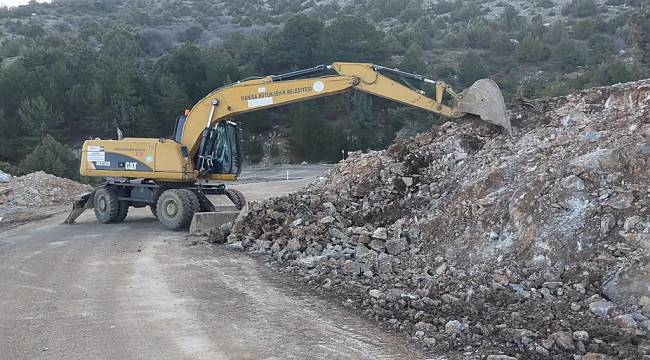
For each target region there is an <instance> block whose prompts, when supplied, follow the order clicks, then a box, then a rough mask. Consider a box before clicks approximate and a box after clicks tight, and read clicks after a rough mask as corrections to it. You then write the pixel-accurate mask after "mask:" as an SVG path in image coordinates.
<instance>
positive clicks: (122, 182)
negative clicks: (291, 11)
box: [65, 62, 511, 230]
mask: <svg viewBox="0 0 650 360" xmlns="http://www.w3.org/2000/svg"><path fill="white" fill-rule="evenodd" d="M319 73H320V74H319ZM315 74H319V76H315ZM416 81H417V82H419V83H420V84H430V85H431V86H432V87H434V88H435V94H434V96H431V97H429V96H427V94H426V93H425V92H424V91H422V90H420V89H419V88H418V87H416V86H414V85H413V83H414V82H416ZM351 90H357V91H361V92H364V93H368V94H372V95H376V96H379V97H382V98H385V99H389V100H393V101H396V102H398V103H402V104H405V105H408V106H413V107H416V108H420V109H424V110H426V111H430V112H433V113H436V114H440V115H443V116H446V117H449V118H460V117H463V116H466V115H474V116H478V117H480V118H481V119H482V120H483V121H485V122H487V123H490V124H494V125H496V126H499V127H501V128H502V129H503V130H504V131H505V132H506V133H508V134H510V133H511V126H510V121H509V119H508V117H507V115H506V107H505V103H504V99H503V95H502V94H501V90H500V89H499V87H498V86H497V84H496V83H495V82H494V81H492V80H489V79H482V80H479V81H477V82H476V83H474V85H472V86H471V87H469V88H468V89H466V90H465V91H463V92H461V93H456V92H454V91H453V90H452V89H451V88H450V87H449V86H448V85H447V84H445V83H444V82H441V81H434V80H431V79H427V78H425V77H424V76H421V75H416V74H411V73H407V72H403V71H400V70H397V69H391V68H387V67H382V66H377V65H373V64H366V63H343V62H337V63H333V64H331V65H320V66H317V67H314V68H309V69H304V70H299V71H294V72H290V73H286V74H282V75H272V76H267V77H261V78H252V79H247V80H243V81H239V82H237V83H234V84H231V85H227V86H224V87H221V88H218V89H216V90H214V91H213V92H211V93H210V94H208V95H207V96H206V97H204V98H203V99H201V100H200V101H199V102H198V103H196V104H195V105H194V107H193V108H192V109H191V110H188V111H186V112H185V115H184V116H180V117H179V118H178V120H177V124H176V128H175V132H174V137H173V139H165V138H161V139H147V138H121V136H118V138H119V139H118V140H101V139H95V140H87V141H86V142H85V143H84V145H83V151H82V156H81V169H80V174H81V175H82V176H87V177H102V178H106V179H107V181H106V182H105V184H103V185H102V186H100V187H98V188H96V189H95V190H94V191H93V192H91V193H87V194H84V195H82V196H80V197H79V198H77V200H76V201H75V204H74V205H73V210H72V212H71V213H70V215H69V216H68V218H67V219H66V221H65V222H66V223H70V224H71V223H74V221H75V220H76V219H77V218H78V217H79V215H81V213H82V212H83V211H84V210H86V209H91V208H94V210H95V215H96V217H97V220H98V221H99V222H101V223H119V222H121V221H123V220H124V219H125V218H126V216H127V212H128V209H129V207H145V206H149V207H151V210H152V212H153V214H154V216H156V217H157V218H158V220H159V221H160V222H161V223H162V225H163V226H164V227H166V228H168V229H172V230H177V229H183V228H187V227H188V226H189V225H190V222H191V221H192V218H193V217H194V215H195V214H196V213H218V210H219V204H218V201H215V196H217V195H220V196H223V195H225V196H227V198H228V199H230V201H231V202H232V204H234V206H235V207H236V208H237V209H241V208H242V207H243V206H244V205H245V199H244V197H243V195H242V194H241V193H240V192H238V191H237V190H234V189H227V188H226V186H225V183H226V182H231V181H235V180H237V176H238V175H239V173H240V171H241V165H242V154H241V149H240V137H239V136H240V135H239V134H240V130H239V126H238V124H237V123H235V122H233V121H232V118H233V117H234V116H236V115H238V114H243V113H248V112H253V111H258V110H262V109H267V108H272V107H276V106H281V105H286V104H291V103H295V102H300V101H306V100H310V99H316V98H321V97H325V96H331V95H336V94H341V93H344V92H347V91H351Z"/></svg>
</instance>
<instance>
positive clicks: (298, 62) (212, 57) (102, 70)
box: [0, 0, 650, 176]
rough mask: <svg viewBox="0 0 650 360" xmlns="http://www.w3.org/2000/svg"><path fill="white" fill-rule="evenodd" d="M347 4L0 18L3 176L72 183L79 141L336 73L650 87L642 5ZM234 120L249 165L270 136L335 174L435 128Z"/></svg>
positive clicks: (404, 114) (227, 4)
mask: <svg viewBox="0 0 650 360" xmlns="http://www.w3.org/2000/svg"><path fill="white" fill-rule="evenodd" d="M265 4H266V5H265ZM343 4H344V5H340V4H339V2H337V1H320V2H314V1H308V2H296V1H289V0H268V1H265V2H250V1H244V0H234V1H210V0H199V1H191V2H186V1H178V0H136V1H126V0H58V1H57V0H55V1H54V2H53V3H51V4H35V3H32V4H30V5H27V6H22V7H17V8H12V9H6V8H0V60H2V68H1V69H0V132H2V134H3V136H2V137H0V164H2V165H1V166H3V167H4V168H9V166H12V169H16V167H15V166H22V167H23V169H21V171H28V170H30V171H31V170H34V169H43V170H46V169H47V170H46V171H50V172H53V173H55V174H62V175H65V176H75V175H74V174H76V165H75V166H72V165H70V164H71V163H70V161H71V160H70V156H68V155H70V154H71V153H70V152H69V149H68V148H67V146H70V147H72V148H78V147H79V146H80V144H81V143H82V142H83V140H84V139H86V138H87V137H89V136H92V137H104V138H107V137H113V136H114V133H115V127H118V126H119V127H120V128H121V129H122V130H123V131H124V133H125V134H126V135H127V136H152V137H161V136H170V135H171V132H172V130H173V124H174V122H175V118H176V116H178V115H180V114H182V113H183V110H184V109H186V108H189V107H191V106H192V104H193V103H194V102H195V101H197V100H198V99H200V98H201V97H202V96H204V95H205V94H206V93H208V92H209V91H211V90H213V89H215V88H217V87H219V86H222V85H225V84H229V83H232V82H234V81H237V80H241V79H243V78H246V77H249V76H258V75H267V74H278V73H281V72H286V71H291V70H296V69H300V68H305V67H311V66H314V65H317V64H321V63H328V62H331V61H358V62H363V61H368V62H375V63H379V64H382V65H386V66H399V67H400V68H401V69H403V70H405V71H411V72H417V73H421V74H423V75H426V76H428V77H431V78H434V79H440V80H444V81H447V82H448V83H450V84H452V85H453V86H454V87H455V88H456V89H458V90H460V89H462V88H464V87H466V86H468V85H470V84H471V83H472V82H473V81H475V80H477V79H479V78H482V77H491V78H494V79H495V80H496V81H497V82H498V83H499V84H500V85H501V86H502V88H503V89H504V92H505V94H506V97H508V98H511V97H513V96H515V95H516V94H523V95H525V96H527V97H540V96H548V95H563V94H566V93H568V92H571V91H574V90H578V89H582V88H585V87H589V86H595V85H608V84H611V83H614V82H619V81H630V80H635V79H638V78H641V77H647V76H648V74H649V72H648V68H649V64H650V55H649V54H650V10H648V9H647V8H646V9H643V8H642V1H636V0H609V1H607V3H606V4H604V5H600V6H599V5H598V4H597V3H596V2H594V1H593V0H573V1H572V2H571V3H569V4H568V5H567V6H566V7H563V8H560V7H557V6H556V5H554V2H552V1H542V0H540V1H537V2H535V3H534V4H531V5H530V6H528V5H526V6H524V9H527V10H526V11H525V12H524V11H522V10H517V8H515V7H513V6H511V5H506V4H504V3H491V2H490V3H489V4H488V3H486V2H485V1H477V0H475V1H445V0H440V1H438V2H437V4H434V5H432V6H425V5H424V2H422V1H420V0H410V1H403V0H359V1H355V2H347V1H344V2H343ZM623 5H625V7H623ZM367 9H372V11H370V13H368V12H367ZM520 9H521V8H520ZM491 11H497V12H498V14H499V16H488V15H489V14H490V12H491ZM295 13H298V14H299V15H293V14H295ZM34 14H35V15H34ZM555 14H558V15H555ZM559 14H562V15H559ZM238 120H240V121H241V122H242V124H243V127H244V129H245V143H244V149H245V151H247V156H248V160H249V161H259V160H260V159H261V158H262V155H263V147H262V144H261V143H259V140H256V139H263V138H264V137H263V136H258V135H261V134H265V133H267V132H268V131H270V130H271V129H274V128H275V129H279V131H284V132H285V133H286V134H287V136H288V139H289V144H290V146H291V150H292V155H293V157H294V158H295V160H297V161H302V160H307V161H310V162H313V161H321V160H326V161H335V160H337V159H339V158H340V154H341V149H344V148H345V149H348V150H357V149H377V148H382V147H385V146H386V145H387V144H389V143H390V142H391V141H392V140H393V139H394V138H395V137H396V136H397V134H398V133H399V134H405V133H406V134H410V133H412V132H414V131H419V130H422V129H425V128H426V127H427V126H430V125H431V124H433V123H435V122H438V121H440V120H439V119H438V118H437V117H435V116H431V115H430V114H426V113H423V112H421V111H417V110H412V109H406V108H404V107H402V106H399V105H396V104H392V103H390V102H387V101H385V100H382V99H378V98H372V97H369V96H366V95H363V94H347V95H344V96H338V97H334V98H327V99H321V100H317V101H313V102H309V103H303V104H298V105H293V106H287V107H282V108H280V109H275V110H270V111H264V112H260V113H254V114H249V115H245V116H241V117H240V118H239V119H238ZM402 129H404V131H402V132H400V130H402ZM61 144H66V145H61ZM64 149H65V151H64ZM274 151H278V149H275V150H274ZM73 160H74V159H73ZM43 161H51V162H52V164H51V165H44V164H43ZM8 164H12V165H8ZM70 169H73V170H70Z"/></svg>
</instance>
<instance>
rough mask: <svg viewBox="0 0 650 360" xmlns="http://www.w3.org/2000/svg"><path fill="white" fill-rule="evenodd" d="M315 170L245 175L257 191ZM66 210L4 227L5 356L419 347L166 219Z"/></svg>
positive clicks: (243, 354)
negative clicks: (272, 176)
mask: <svg viewBox="0 0 650 360" xmlns="http://www.w3.org/2000/svg"><path fill="white" fill-rule="evenodd" d="M307 181H309V179H303V180H296V181H290V182H273V183H264V184H245V185H241V186H240V188H241V190H242V191H244V192H245V193H247V194H248V195H249V197H250V198H253V199H260V198H264V197H266V196H273V195H279V194H282V193H286V192H289V191H293V190H295V189H297V188H299V187H300V186H302V185H304V183H305V182H307ZM64 217H65V214H63V213H61V214H58V215H56V216H54V217H52V218H49V219H46V220H41V221H38V222H33V223H29V224H26V225H22V226H20V227H18V228H15V229H12V230H9V231H5V232H0V354H2V355H1V356H0V357H1V358H5V359H211V360H221V359H233V360H239V359H398V358H399V359H420V358H423V357H422V356H421V354H420V353H419V352H417V351H416V350H414V349H413V348H411V347H409V346H408V345H406V341H405V339H403V338H401V337H397V336H395V335H391V334H388V333H386V332H385V331H383V330H381V329H380V328H378V327H376V326H375V325H373V324H370V323H369V322H367V321H365V320H363V319H362V318H360V317H359V316H357V315H354V314H351V313H350V312H348V311H347V310H345V309H344V308H342V307H339V306H337V305H333V304H331V303H328V302H326V301H324V300H321V299H319V298H317V297H314V296H312V295H309V294H305V293H304V292H302V291H300V290H298V289H296V288H292V287H290V286H288V285H287V283H286V280H284V279H282V278H280V276H278V275H277V274H276V273H275V272H274V271H273V270H271V269H268V268H266V267H265V266H263V265H260V264H259V263H258V262H257V261H256V260H255V259H252V258H250V257H247V256H245V255H242V254H238V253H232V252H229V251H226V250H224V249H223V248H222V247H220V246H209V245H206V244H203V243H198V244H197V243H196V238H192V237H189V236H187V235H185V234H184V233H179V232H171V231H167V230H165V229H163V228H162V227H161V226H160V225H159V224H158V223H157V222H156V221H155V220H154V219H153V217H152V216H151V215H150V213H149V212H148V209H139V210H133V209H132V211H131V212H130V214H129V217H128V218H127V220H126V222H125V223H122V224H113V225H102V224H98V223H97V222H96V221H95V219H94V215H93V214H92V213H89V212H88V213H86V214H84V215H83V216H82V217H81V218H80V219H79V220H78V223H79V224H78V225H74V226H69V225H61V224H60V223H61V222H62V221H63V219H64Z"/></svg>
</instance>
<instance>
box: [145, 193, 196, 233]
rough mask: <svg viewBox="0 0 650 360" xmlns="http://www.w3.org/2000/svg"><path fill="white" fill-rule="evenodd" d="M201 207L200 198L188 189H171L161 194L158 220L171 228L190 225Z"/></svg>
mask: <svg viewBox="0 0 650 360" xmlns="http://www.w3.org/2000/svg"><path fill="white" fill-rule="evenodd" d="M200 208H201V205H200V204H199V198H198V197H197V196H196V194H194V193H193V192H192V191H191V190H187V189H169V190H167V191H165V192H163V193H162V194H161V195H160V197H159V198H158V202H157V203H156V209H157V213H158V221H160V223H161V224H162V225H163V226H164V227H166V228H167V229H169V230H181V229H186V228H187V227H189V226H190V223H191V222H192V217H194V213H196V212H198V211H199V209H200ZM168 210H171V211H173V212H168Z"/></svg>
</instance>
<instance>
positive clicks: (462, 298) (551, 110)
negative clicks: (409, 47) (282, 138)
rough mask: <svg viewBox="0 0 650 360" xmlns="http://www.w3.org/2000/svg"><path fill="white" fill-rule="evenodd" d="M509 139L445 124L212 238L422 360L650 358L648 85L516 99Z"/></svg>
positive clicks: (349, 165)
mask: <svg viewBox="0 0 650 360" xmlns="http://www.w3.org/2000/svg"><path fill="white" fill-rule="evenodd" d="M510 112H511V116H512V118H513V119H514V121H513V122H514V123H515V125H517V126H518V128H517V130H516V132H515V135H514V136H513V137H507V136H505V135H502V134H500V133H499V132H497V131H496V130H494V129H490V128H487V127H484V126H482V125H478V124H475V123H465V124H461V125H459V124H456V123H451V122H450V123H447V124H445V125H443V126H441V127H436V128H434V129H432V130H431V131H429V132H427V133H424V134H420V135H419V136H417V137H415V138H412V139H409V140H406V141H402V142H399V143H396V144H394V145H393V146H392V147H390V148H389V149H387V150H386V151H380V152H371V153H365V154H364V153H355V154H353V155H352V156H351V157H350V158H348V159H347V160H345V161H343V162H341V163H340V164H338V165H337V166H335V167H334V168H332V169H331V170H330V171H329V172H328V173H327V174H326V175H325V176H324V177H322V178H320V179H319V180H318V181H316V182H315V183H313V184H311V185H310V186H308V187H307V188H306V189H305V190H304V191H302V192H299V193H296V194H292V195H289V196H286V197H281V198H275V199H271V200H268V201H266V202H263V203H252V204H251V205H250V210H249V214H248V216H246V217H244V218H242V219H240V220H239V221H238V222H236V223H235V225H234V228H233V229H232V233H231V234H230V235H228V229H227V228H225V227H222V228H221V229H217V230H215V231H214V232H213V234H212V239H213V240H214V241H217V242H220V241H227V242H228V245H227V246H229V247H230V248H234V249H240V250H243V251H247V252H249V253H252V254H257V255H260V256H262V257H263V258H264V259H265V260H267V261H269V262H272V263H273V264H275V265H276V266H278V268H279V269H280V271H283V272H287V273H291V274H293V275H297V276H300V277H301V278H302V279H303V281H304V282H305V283H306V284H308V285H309V286H311V287H312V288H314V289H316V290H317V291H321V292H322V293H323V294H326V295H327V296H333V297H335V298H337V299H340V300H341V301H343V304H344V305H345V306H349V307H351V308H355V309H358V310H359V311H362V312H363V313H364V314H366V315H367V316H368V317H370V318H372V319H375V320H377V321H378V322H381V323H382V324H384V325H385V326H387V327H389V328H391V329H395V330H398V331H401V332H403V333H405V334H407V335H408V336H410V337H412V338H413V339H414V340H416V341H418V342H419V343H420V344H422V345H424V346H426V347H428V348H429V349H430V350H431V352H432V353H436V354H441V353H442V354H447V355H448V356H449V357H451V358H463V359H483V358H486V357H487V358H488V359H500V358H501V359H509V358H510V357H513V358H518V359H548V358H551V359H567V358H574V359H585V360H586V359H607V358H619V359H640V358H644V357H646V358H647V356H648V355H649V354H650V342H649V334H650V321H649V320H648V318H647V317H648V316H650V262H649V261H648V260H649V259H650V257H649V249H650V210H649V208H648V205H649V200H650V81H641V82H637V83H630V84H623V85H616V86H612V87H606V88H596V89H591V90H587V91H584V92H581V93H577V94H573V95H570V96H567V97H563V98H556V99H548V100H544V101H539V102H534V103H524V102H520V103H517V104H515V105H514V106H513V107H512V108H511V110H510Z"/></svg>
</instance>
